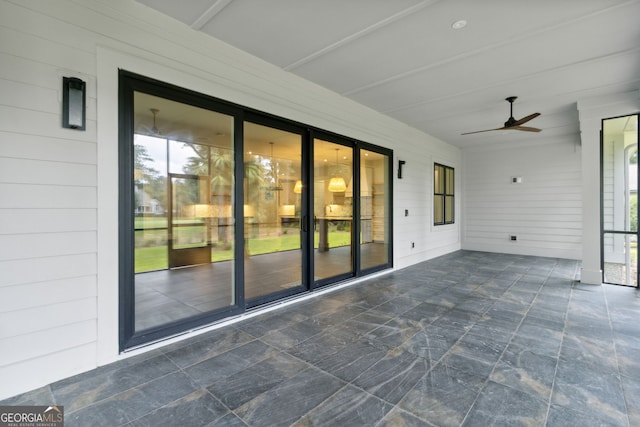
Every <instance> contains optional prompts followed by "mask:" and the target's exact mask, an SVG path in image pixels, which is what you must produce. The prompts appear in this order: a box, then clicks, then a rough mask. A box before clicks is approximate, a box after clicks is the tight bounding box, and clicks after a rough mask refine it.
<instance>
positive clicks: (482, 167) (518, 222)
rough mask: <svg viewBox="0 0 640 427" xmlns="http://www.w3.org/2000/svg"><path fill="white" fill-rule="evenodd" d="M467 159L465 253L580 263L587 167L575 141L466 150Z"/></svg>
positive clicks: (571, 139)
mask: <svg viewBox="0 0 640 427" xmlns="http://www.w3.org/2000/svg"><path fill="white" fill-rule="evenodd" d="M463 157H464V169H465V175H464V176H465V178H464V179H465V181H464V212H465V215H464V228H463V248H464V249H473V250H486V251H493V252H503V253H514V254H525V255H539V256H552V257H562V258H572V259H580V257H581V250H582V240H581V235H582V202H581V192H582V173H581V169H582V167H581V153H580V146H579V144H577V141H576V140H575V139H573V138H567V140H565V141H554V142H553V143H550V144H546V145H533V144H531V145H519V146H509V145H507V144H505V145H501V146H500V147H496V148H495V149H488V150H483V151H477V150H465V151H464V153H463ZM594 173H597V171H594ZM512 177H521V178H522V183H520V184H514V183H512ZM510 235H515V236H517V241H515V242H514V241H511V240H509V236H510Z"/></svg>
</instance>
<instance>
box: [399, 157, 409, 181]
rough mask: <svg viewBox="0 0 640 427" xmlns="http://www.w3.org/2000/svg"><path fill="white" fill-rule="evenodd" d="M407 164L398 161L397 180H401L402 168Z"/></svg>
mask: <svg viewBox="0 0 640 427" xmlns="http://www.w3.org/2000/svg"><path fill="white" fill-rule="evenodd" d="M405 163H407V162H405V161H404V160H398V179H402V166H404V164H405Z"/></svg>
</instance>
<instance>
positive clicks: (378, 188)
mask: <svg viewBox="0 0 640 427" xmlns="http://www.w3.org/2000/svg"><path fill="white" fill-rule="evenodd" d="M390 190H391V188H390V183H389V156H387V155H385V154H381V153H377V152H374V151H369V150H360V269H361V270H366V269H369V268H373V267H378V266H382V265H386V264H388V263H389V262H390V260H389V245H390V231H391V230H390V203H389V200H390V199H389V196H390Z"/></svg>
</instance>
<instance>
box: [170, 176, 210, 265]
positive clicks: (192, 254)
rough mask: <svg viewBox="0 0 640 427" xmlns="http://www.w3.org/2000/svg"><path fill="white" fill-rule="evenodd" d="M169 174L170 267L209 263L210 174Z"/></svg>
mask: <svg viewBox="0 0 640 427" xmlns="http://www.w3.org/2000/svg"><path fill="white" fill-rule="evenodd" d="M169 176H170V183H171V184H170V186H169V188H170V191H169V192H170V194H171V208H170V209H169V218H170V219H169V268H179V267H188V266H191V265H199V264H206V263H209V262H211V247H210V246H209V245H208V239H207V229H208V227H207V226H206V221H207V219H208V217H209V215H208V213H207V212H206V211H207V210H208V208H209V206H208V204H207V199H208V198H209V196H208V192H209V190H208V188H207V186H208V181H209V177H208V176H205V177H198V176H193V175H174V174H170V175H169ZM201 178H202V179H201ZM201 184H202V185H201Z"/></svg>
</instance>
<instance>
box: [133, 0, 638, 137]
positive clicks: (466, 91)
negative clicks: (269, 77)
mask: <svg viewBox="0 0 640 427" xmlns="http://www.w3.org/2000/svg"><path fill="white" fill-rule="evenodd" d="M137 1H139V2H140V3H143V4H146V5H148V6H150V7H152V8H154V9H157V10H158V11H160V12H162V13H164V14H166V15H169V16H172V17H174V18H175V19H177V20H179V21H182V22H183V23H185V24H187V25H188V26H190V27H192V28H194V29H196V30H199V31H202V32H204V33H207V34H209V35H211V36H213V37H216V38H218V39H221V40H223V41H225V42H227V43H229V44H231V45H233V46H236V47H238V48H240V49H242V50H244V51H246V52H249V53H251V54H253V55H255V56H257V57H260V58H262V59H264V60H266V61H268V62H271V63H273V64H275V65H277V66H279V67H281V68H282V69H283V70H286V71H289V72H291V73H294V74H297V75H299V76H301V77H304V78H306V79H308V80H311V81H313V82H315V83H317V84H320V85H322V86H324V87H327V88H329V89H331V90H333V91H335V92H337V93H339V94H341V95H344V96H346V97H348V98H351V99H353V100H355V101H357V102H360V103H362V104H365V105H367V106H369V107H371V108H373V109H375V110H378V111H380V112H382V113H385V114H387V115H389V116H392V117H394V118H396V119H398V120H400V121H402V122H405V123H407V124H409V125H411V126H413V127H415V128H418V129H421V130H423V131H424V132H427V133H429V134H431V135H433V136H435V137H437V138H440V139H441V140H443V141H446V142H449V143H451V144H454V145H456V146H459V147H462V148H464V147H473V146H480V145H485V144H492V143H502V142H511V141H521V142H523V143H532V144H534V143H548V142H553V141H554V140H559V139H562V140H564V139H566V138H574V139H576V140H577V139H578V134H579V131H578V112H577V109H576V101H577V100H579V99H583V98H587V97H591V96H598V95H604V94H610V93H618V92H626V91H630V90H638V89H640V21H639V19H638V17H640V0H633V1H628V0H485V1H478V0H446V1H445V0H422V1H420V0H393V1H391V0H190V1H175V0H137ZM458 20H466V21H467V26H466V27H465V28H463V29H460V30H454V29H452V24H453V23H454V22H456V21H458ZM512 95H514V96H518V100H517V101H516V102H515V104H514V117H515V118H516V119H519V118H522V117H524V116H527V115H529V114H531V113H534V112H540V113H541V116H540V117H537V118H536V119H534V120H532V121H530V122H529V123H527V124H526V126H533V127H539V128H542V129H543V131H542V132H540V133H530V132H517V131H513V130H511V131H497V132H486V133H479V134H475V135H466V136H461V135H460V134H461V133H463V132H470V131H476V130H484V129H491V128H497V127H501V126H502V124H503V123H504V122H505V121H506V120H507V118H508V117H509V104H508V103H507V102H506V101H505V100H504V99H505V98H506V97H508V96H512ZM630 113H632V112H631V111H630Z"/></svg>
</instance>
